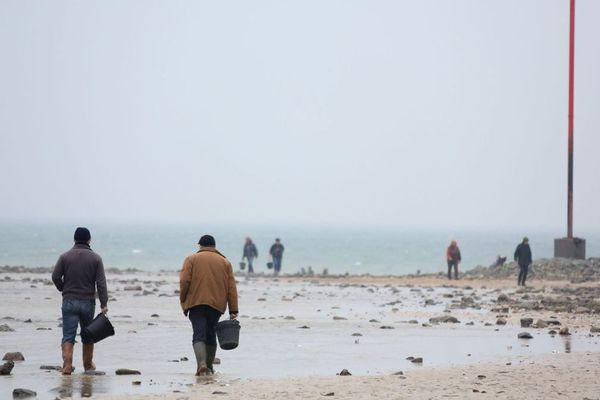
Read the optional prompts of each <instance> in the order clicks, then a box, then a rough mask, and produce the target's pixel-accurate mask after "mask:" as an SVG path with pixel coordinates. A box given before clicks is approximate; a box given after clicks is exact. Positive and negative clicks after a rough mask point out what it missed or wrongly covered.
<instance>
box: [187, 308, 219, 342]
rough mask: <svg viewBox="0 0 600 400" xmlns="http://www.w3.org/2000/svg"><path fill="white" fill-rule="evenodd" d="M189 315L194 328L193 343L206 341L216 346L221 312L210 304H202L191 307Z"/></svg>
mask: <svg viewBox="0 0 600 400" xmlns="http://www.w3.org/2000/svg"><path fill="white" fill-rule="evenodd" d="M188 317H189V319H190V322H191V323H192V329H193V330H194V336H193V337H192V344H194V343H198V342H204V343H206V344H207V345H209V346H216V345H217V323H218V322H219V318H221V313H220V312H219V311H217V310H215V309H214V308H212V307H210V306H207V305H201V306H196V307H193V308H192V309H190V313H189V315H188Z"/></svg>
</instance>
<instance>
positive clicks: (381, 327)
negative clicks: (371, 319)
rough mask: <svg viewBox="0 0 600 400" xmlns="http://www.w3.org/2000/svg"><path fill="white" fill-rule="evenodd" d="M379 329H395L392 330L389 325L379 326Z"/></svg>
mask: <svg viewBox="0 0 600 400" xmlns="http://www.w3.org/2000/svg"><path fill="white" fill-rule="evenodd" d="M379 329H396V328H394V327H393V326H389V325H383V326H380V327H379Z"/></svg>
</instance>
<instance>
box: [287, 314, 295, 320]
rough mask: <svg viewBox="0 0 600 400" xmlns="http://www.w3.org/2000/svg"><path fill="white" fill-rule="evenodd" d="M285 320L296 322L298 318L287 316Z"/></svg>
mask: <svg viewBox="0 0 600 400" xmlns="http://www.w3.org/2000/svg"><path fill="white" fill-rule="evenodd" d="M284 319H287V320H290V321H293V320H295V319H296V318H295V317H293V316H291V315H287V316H286V317H285V318H284Z"/></svg>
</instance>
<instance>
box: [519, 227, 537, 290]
mask: <svg viewBox="0 0 600 400" xmlns="http://www.w3.org/2000/svg"><path fill="white" fill-rule="evenodd" d="M515 261H516V262H517V263H518V264H519V279H518V282H517V284H518V285H519V286H525V280H527V272H528V270H529V266H530V265H531V263H532V261H533V258H532V256H531V247H529V239H528V238H527V236H526V237H524V238H523V241H522V242H521V243H519V245H518V246H517V249H516V250H515Z"/></svg>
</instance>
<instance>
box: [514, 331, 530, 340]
mask: <svg viewBox="0 0 600 400" xmlns="http://www.w3.org/2000/svg"><path fill="white" fill-rule="evenodd" d="M517 337H518V338H519V339H533V336H531V333H529V332H521V333H519V334H518V335H517Z"/></svg>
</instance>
